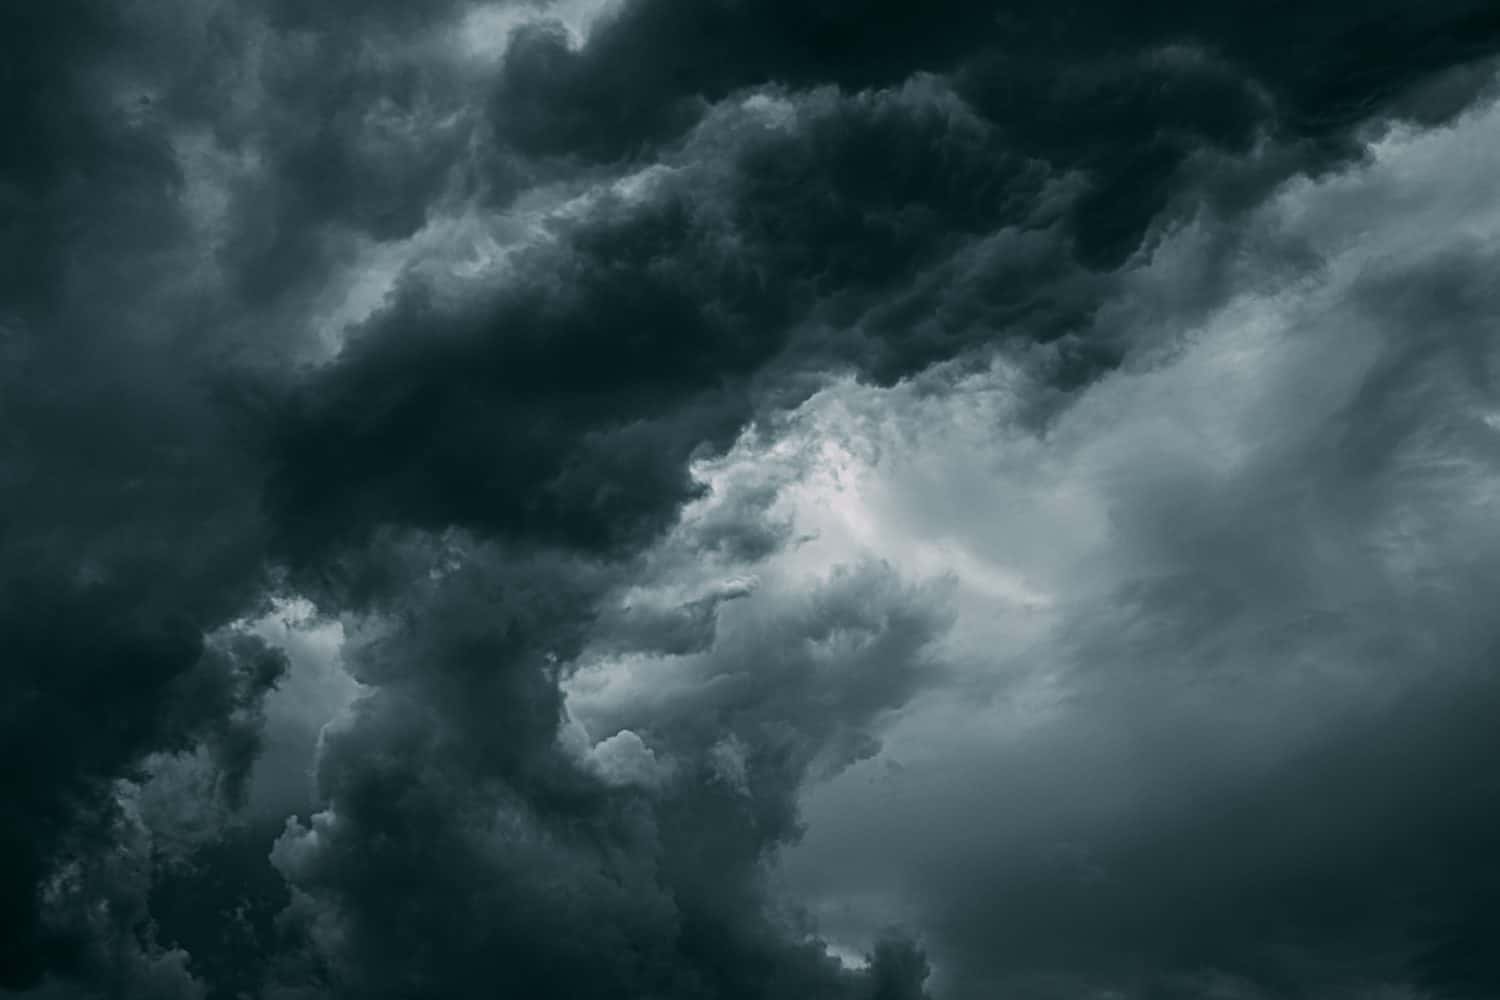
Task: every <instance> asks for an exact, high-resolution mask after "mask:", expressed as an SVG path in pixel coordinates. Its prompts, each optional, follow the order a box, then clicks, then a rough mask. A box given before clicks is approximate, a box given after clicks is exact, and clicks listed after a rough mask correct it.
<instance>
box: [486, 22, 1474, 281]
mask: <svg viewBox="0 0 1500 1000" xmlns="http://www.w3.org/2000/svg"><path fill="white" fill-rule="evenodd" d="M1497 33H1500V15H1497V14H1496V13H1495V11H1494V9H1493V6H1492V5H1490V4H1487V3H1484V2H1482V0H1444V2H1439V3H1433V4H1424V5H1422V6H1421V7H1420V8H1413V7H1411V6H1410V5H1409V4H1405V3H1401V2H1396V0H1393V2H1389V3H1384V4H1374V5H1371V4H1355V3H1350V4H1340V3H1321V4H1313V5H1293V4H1285V5H1281V6H1279V7H1277V8H1274V9H1272V10H1270V11H1267V10H1265V9H1264V8H1263V5H1259V4H1216V5H1212V6H1207V5H1203V4H1183V3H1175V2H1155V3H1150V4H1146V5H1144V6H1142V5H1136V6H1133V7H1131V8H1129V9H1128V10H1127V9H1125V8H1120V7H1117V6H1115V5H1110V4H1099V3H1084V2H1070V3H1061V4H1058V3H1030V2H1027V3H1021V4H1010V5H1007V6H1006V7H1005V8H1004V9H1003V10H1001V9H997V8H995V7H993V6H990V5H986V4H978V3H967V2H944V3H939V4H936V5H926V6H924V7H922V8H921V9H920V10H919V9H917V8H914V7H911V6H910V5H906V4H895V3H884V2H878V0H877V2H867V3H861V4H826V3H825V4H811V5H809V4H800V3H781V2H765V3H693V2H689V0H646V2H641V3H633V4H627V5H625V6H624V8H623V9H622V10H620V11H619V12H618V13H617V14H615V15H613V16H610V17H607V18H606V19H605V20H604V21H603V22H602V23H601V24H600V25H599V26H598V27H597V28H596V29H595V32H594V34H593V36H592V37H591V38H590V39H589V41H588V43H587V44H586V45H584V46H583V47H582V48H574V47H571V46H570V45H568V44H567V38H566V35H565V34H564V33H562V32H561V31H559V30H555V29H551V28H546V27H538V28H533V29H527V30H525V31H523V32H521V33H519V34H518V35H517V37H516V38H515V41H514V44H515V50H514V52H513V53H512V55H513V58H511V59H509V60H507V62H506V64H505V66H504V68H503V70H502V74H501V85H500V91H499V95H498V99H497V104H496V110H495V112H494V114H495V119H496V128H497V130H498V132H499V134H500V136H501V137H502V139H503V140H507V141H509V142H510V143H513V144H514V145H515V146H516V147H517V148H519V149H521V150H523V151H525V152H528V153H532V154H540V155H574V156H583V157H587V158H593V159H605V160H612V159H618V158H632V157H639V156H642V155H649V151H650V150H651V149H652V148H654V147H655V146H657V145H658V144H660V143H662V142H666V141H670V140H671V139H672V138H673V137H675V136H677V135H680V134H681V133H682V132H683V131H684V130H685V129H686V128H687V127H688V126H690V125H691V124H692V123H693V122H694V121H696V120H698V119H699V118H700V117H701V115H702V114H703V113H704V112H705V110H706V109H707V107H708V106H709V105H710V104H712V103H713V102H714V101H717V100H719V99H721V98H723V97H725V96H726V95H728V94H730V93H732V92H734V91H736V90H739V89H741V88H745V87H752V86H757V85H762V84H768V83H779V84H786V85H791V86H796V87H803V86H808V85H819V84H824V85H826V84H834V85H837V86H840V87H845V88H850V89H860V88H867V87H881V86H890V85H893V84H897V83H899V82H900V81H902V80H905V79H907V78H909V77H910V76H911V75H913V74H915V73H919V72H924V71H925V72H933V73H940V74H945V75H949V76H951V77H952V79H953V80H954V81H955V84H956V86H957V87H958V89H959V91H960V92H961V93H962V94H964V96H965V97H967V98H968V99H970V100H971V101H972V102H973V104H974V106H975V107H976V108H977V109H978V110H979V111H980V113H981V114H983V115H984V116H985V117H986V118H988V119H989V120H990V121H991V122H993V123H994V125H995V126H996V127H997V128H998V129H1000V130H1001V131H1002V133H1003V134H1004V136H1005V140H1006V142H1007V144H1008V145H1009V146H1010V148H1012V149H1013V150H1015V151H1016V152H1019V153H1022V154H1023V155H1029V156H1035V157H1039V158H1042V159H1045V160H1046V161H1047V162H1049V163H1050V164H1052V165H1053V166H1054V168H1056V169H1058V170H1080V171H1083V172H1085V173H1086V175H1087V176H1088V177H1089V179H1090V181H1091V184H1092V190H1091V192H1090V196H1089V197H1088V198H1087V199H1085V200H1084V201H1082V202H1080V204H1079V205H1078V206H1077V207H1076V210H1075V212H1074V214H1073V217H1072V219H1071V222H1072V226H1073V231H1074V234H1075V236H1076V238H1077V240H1078V246H1079V251H1080V254H1081V256H1082V258H1083V259H1084V260H1085V261H1087V262H1089V263H1092V264H1098V265H1113V264H1117V263H1118V262H1120V261H1121V260H1122V259H1124V257H1126V256H1127V255H1128V254H1129V253H1130V251H1131V250H1133V249H1134V248H1135V246H1136V245H1137V244H1138V243H1139V241H1140V239H1141V237H1142V235H1143V234H1144V233H1145V231H1146V230H1147V228H1148V226H1149V225H1150V223H1151V221H1152V219H1153V218H1155V217H1156V215H1157V214H1158V213H1159V212H1160V211H1161V210H1162V209H1163V208H1164V207H1165V206H1166V205H1167V203H1168V201H1169V198H1170V195H1171V194H1172V192H1173V191H1174V189H1175V187H1176V182H1177V179H1178V178H1177V173H1178V171H1179V169H1181V168H1182V167H1183V166H1184V164H1185V163H1186V162H1187V161H1188V160H1189V158H1190V157H1192V156H1193V155H1194V154H1196V153H1198V152H1201V151H1203V150H1205V149H1227V150H1232V151H1244V150H1246V149H1248V148H1249V146H1250V145H1251V143H1252V142H1253V141H1254V140H1255V139H1256V138H1257V137H1258V136H1260V135H1263V134H1265V135H1269V136H1271V137H1272V138H1274V139H1276V140H1277V141H1281V142H1288V143H1292V144H1303V143H1305V144H1306V145H1307V148H1306V149H1305V150H1303V151H1301V152H1299V153H1298V154H1297V155H1296V156H1295V158H1294V159H1293V160H1292V161H1291V162H1290V163H1289V164H1288V169H1296V168H1301V167H1307V166H1316V165H1318V164H1320V163H1322V162H1327V161H1328V160H1329V158H1330V157H1331V156H1339V157H1344V156H1350V155H1354V154H1355V153H1356V152H1357V147H1356V146H1355V145H1352V144H1349V143H1348V141H1347V140H1348V131H1349V129H1350V128H1351V127H1352V126H1354V125H1356V124H1358V123H1359V122H1361V121H1363V120H1365V119H1366V118H1368V117H1369V116H1370V114H1371V113H1372V111H1377V110H1379V109H1380V107H1381V106H1382V105H1383V104H1385V103H1387V102H1389V101H1390V100H1392V99H1393V98H1395V97H1397V96H1398V95H1401V94H1402V93H1403V92H1404V91H1406V90H1407V89H1408V88H1410V87H1412V86H1413V85H1414V84H1416V83H1417V82H1418V81H1420V80H1422V79H1423V78H1424V77H1425V76H1426V75H1428V74H1431V73H1434V72H1435V71H1438V70H1442V69H1446V68H1448V67H1450V66H1453V65H1455V64H1459V63H1462V62H1465V61H1466V60H1469V59H1473V58H1477V57H1480V56H1484V55H1487V54H1489V53H1491V52H1492V51H1493V50H1494V46H1495V42H1496V38H1497ZM1449 106H1450V107H1453V106H1452V105H1449Z"/></svg>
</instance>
